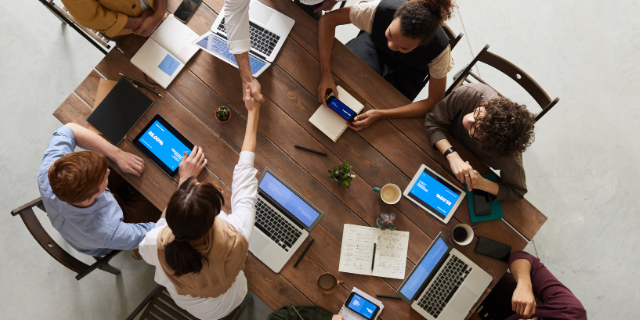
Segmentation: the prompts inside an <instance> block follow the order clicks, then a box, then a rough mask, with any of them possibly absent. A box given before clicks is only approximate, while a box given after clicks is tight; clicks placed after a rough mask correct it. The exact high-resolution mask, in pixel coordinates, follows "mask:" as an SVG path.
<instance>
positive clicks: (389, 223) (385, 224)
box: [376, 212, 396, 231]
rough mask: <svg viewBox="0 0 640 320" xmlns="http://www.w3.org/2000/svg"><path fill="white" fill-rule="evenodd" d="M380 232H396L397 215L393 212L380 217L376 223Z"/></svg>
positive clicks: (382, 214) (383, 213)
mask: <svg viewBox="0 0 640 320" xmlns="http://www.w3.org/2000/svg"><path fill="white" fill-rule="evenodd" d="M376 222H377V224H378V228H380V230H383V231H384V230H386V229H389V230H391V231H393V230H396V214H395V213H393V212H382V213H380V215H379V216H378V220H377V221H376Z"/></svg>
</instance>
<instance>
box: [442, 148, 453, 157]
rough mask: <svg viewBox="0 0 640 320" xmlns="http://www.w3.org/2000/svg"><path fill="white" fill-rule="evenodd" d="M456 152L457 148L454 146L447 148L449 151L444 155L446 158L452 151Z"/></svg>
mask: <svg viewBox="0 0 640 320" xmlns="http://www.w3.org/2000/svg"><path fill="white" fill-rule="evenodd" d="M454 152H456V149H454V148H453V147H451V148H449V149H447V151H445V152H444V154H443V155H444V157H445V158H446V157H447V156H448V155H449V154H450V153H454Z"/></svg>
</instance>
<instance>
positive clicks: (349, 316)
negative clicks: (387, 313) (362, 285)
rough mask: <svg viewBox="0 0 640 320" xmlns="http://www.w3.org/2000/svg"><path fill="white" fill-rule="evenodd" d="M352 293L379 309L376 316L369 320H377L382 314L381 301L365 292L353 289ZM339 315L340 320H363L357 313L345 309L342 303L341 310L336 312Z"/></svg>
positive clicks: (382, 306)
mask: <svg viewBox="0 0 640 320" xmlns="http://www.w3.org/2000/svg"><path fill="white" fill-rule="evenodd" d="M351 291H352V292H355V293H357V294H359V295H360V296H361V297H363V298H365V299H367V300H369V301H371V303H373V304H375V305H376V306H378V307H380V311H378V314H377V315H376V317H375V318H373V319H371V320H376V319H378V316H380V314H381V313H382V310H384V305H383V304H382V301H380V300H378V299H376V298H374V297H372V296H370V295H368V294H367V293H366V292H364V291H362V290H360V289H358V288H356V287H353V290H351ZM338 314H339V315H341V316H342V318H344V320H362V319H364V318H363V317H362V316H361V315H359V314H358V313H357V312H355V311H353V310H351V309H349V308H347V307H346V306H345V305H344V303H343V304H342V308H341V309H340V312H338Z"/></svg>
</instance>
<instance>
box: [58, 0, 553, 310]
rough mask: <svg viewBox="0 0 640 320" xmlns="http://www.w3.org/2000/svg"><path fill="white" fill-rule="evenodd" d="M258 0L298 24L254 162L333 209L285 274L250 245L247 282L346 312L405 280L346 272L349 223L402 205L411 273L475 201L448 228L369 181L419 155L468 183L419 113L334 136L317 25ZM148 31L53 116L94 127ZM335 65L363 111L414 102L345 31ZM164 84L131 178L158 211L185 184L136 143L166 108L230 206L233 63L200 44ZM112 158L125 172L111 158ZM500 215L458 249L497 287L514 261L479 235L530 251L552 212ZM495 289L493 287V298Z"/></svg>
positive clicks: (272, 295) (510, 208) (235, 92)
mask: <svg viewBox="0 0 640 320" xmlns="http://www.w3.org/2000/svg"><path fill="white" fill-rule="evenodd" d="M261 1H262V2H263V3H265V4H267V5H269V6H271V7H274V8H276V9H277V10H278V11H280V12H282V13H284V14H286V15H288V16H290V17H292V18H293V19H294V20H295V21H296V24H295V26H294V27H293V30H292V32H291V34H290V35H289V37H288V38H287V40H286V41H285V43H284V46H283V47H282V50H281V51H280V53H279V54H278V57H277V58H276V60H275V61H274V63H273V64H272V66H271V67H270V68H269V69H267V70H266V71H265V72H264V73H263V74H262V75H261V76H260V77H259V78H258V80H259V82H260V84H261V85H262V92H263V94H264V95H265V99H266V101H265V102H264V103H263V104H262V107H261V111H260V113H261V114H260V123H259V126H258V129H259V132H258V137H257V140H258V141H257V150H256V159H255V167H256V168H257V169H258V171H260V172H262V170H263V169H264V168H265V167H269V168H270V169H271V170H273V171H274V172H275V173H276V174H277V175H278V176H280V177H281V178H282V179H283V180H284V181H286V182H287V183H288V184H289V185H290V186H291V187H293V188H295V189H296V190H297V191H298V192H299V193H300V194H302V195H303V196H304V197H306V198H307V199H308V200H309V201H310V202H312V203H313V204H314V205H316V206H317V207H318V208H319V209H320V210H322V211H323V212H324V213H325V217H324V218H323V219H322V221H321V222H320V223H319V225H318V226H317V227H316V228H315V229H314V230H313V232H311V235H310V237H309V239H307V240H306V241H305V243H303V244H302V246H301V249H300V250H298V251H297V252H296V253H295V254H294V255H293V257H292V258H291V259H290V261H289V262H288V263H287V264H286V265H285V267H284V268H283V269H282V271H281V272H280V273H278V274H276V273H274V272H272V271H271V270H270V269H269V268H268V267H266V266H265V265H264V264H262V263H261V262H260V261H259V260H257V259H256V258H255V257H254V256H253V254H251V253H249V254H248V258H247V263H246V267H245V275H246V277H247V279H248V281H249V289H250V290H251V291H252V292H253V293H254V294H256V295H257V296H258V297H259V298H260V299H261V300H262V301H264V302H265V303H266V304H267V305H268V306H269V307H270V308H272V309H274V310H275V309H278V308H281V307H283V306H285V305H289V304H292V303H293V304H300V305H314V304H315V305H319V306H322V307H324V308H326V309H328V310H330V311H332V312H338V310H339V309H340V307H341V305H342V304H343V303H344V301H345V300H346V298H347V296H348V294H349V292H350V291H351V289H352V288H353V287H357V288H359V289H361V290H364V291H365V292H367V293H369V294H371V295H375V294H385V295H394V294H395V291H396V289H397V288H398V287H399V285H400V284H401V283H402V280H397V279H386V278H379V277H372V276H361V275H354V274H349V273H340V272H338V264H339V260H340V246H341V239H342V232H343V226H344V224H347V223H348V224H356V225H366V226H376V217H377V215H378V214H379V213H380V212H383V211H393V212H395V213H396V214H397V216H398V218H397V229H398V230H403V231H409V232H410V237H409V249H408V256H407V268H406V274H408V273H409V272H410V271H411V270H412V268H413V266H414V265H415V263H416V262H417V261H418V260H419V259H420V257H421V256H422V255H423V254H424V253H425V251H426V249H427V248H428V247H429V245H430V244H431V243H432V241H433V239H434V237H436V236H437V235H438V233H440V232H443V234H444V235H445V236H446V237H447V238H448V239H449V240H451V231H452V228H453V227H454V226H455V225H456V224H458V223H470V217H469V209H468V204H467V200H466V198H465V200H464V201H463V202H462V203H461V205H460V206H459V207H458V209H457V211H456V212H455V214H454V217H453V219H452V220H451V221H450V222H449V223H448V224H446V225H444V224H442V223H441V222H440V221H438V220H436V219H435V218H433V217H432V216H431V215H430V214H429V213H427V212H426V211H424V210H422V209H421V208H420V207H418V206H417V205H415V204H414V203H413V202H411V201H409V200H407V199H405V198H403V199H402V200H400V202H399V203H397V204H396V205H386V204H384V203H382V201H381V200H380V198H379V194H378V193H375V192H373V191H372V188H373V187H376V186H378V187H379V186H382V185H384V184H386V183H395V184H397V185H399V186H400V188H401V189H403V190H404V188H405V187H406V186H407V185H408V184H409V182H410V180H411V178H412V177H413V175H414V174H415V173H416V171H417V170H418V168H419V167H420V165H421V164H426V165H427V166H429V167H430V168H432V169H434V170H435V171H436V172H438V173H439V174H440V175H442V176H445V177H447V178H448V179H449V180H450V181H452V182H454V183H455V184H456V185H457V186H458V187H461V188H464V186H463V185H461V184H460V183H458V182H457V181H456V179H455V178H454V177H453V175H452V174H451V172H450V168H449V166H448V162H447V161H446V159H445V158H443V157H442V155H441V154H440V153H439V152H437V151H436V150H433V149H432V147H431V145H430V143H429V140H428V137H427V135H426V134H425V132H424V130H423V127H422V121H423V119H420V118H415V119H394V120H381V121H378V122H376V123H375V124H374V125H372V126H371V127H369V128H367V129H365V130H363V131H360V132H355V131H353V130H347V131H346V132H345V133H344V135H343V136H342V137H341V138H340V139H339V140H338V141H337V142H336V143H334V142H333V141H331V140H330V139H329V138H328V137H326V136H325V135H324V134H323V133H322V132H320V131H319V130H318V129H316V128H315V127H314V126H313V125H312V124H311V123H310V122H309V118H310V117H311V115H312V114H313V113H314V112H315V111H316V109H317V108H318V106H319V105H320V102H319V101H318V99H317V98H316V96H315V94H316V92H317V87H318V83H319V81H320V74H319V62H318V48H317V29H318V24H317V22H316V21H314V20H313V19H311V18H310V17H309V16H307V15H306V14H305V13H304V12H303V11H302V10H301V9H300V8H298V7H297V6H296V5H295V4H294V3H293V2H292V1H289V0H261ZM178 5H179V1H178V0H168V3H167V10H168V11H169V12H173V11H175V9H176V8H177V6H178ZM222 6H223V0H204V2H203V3H202V5H200V6H199V7H198V9H197V11H196V13H195V14H194V16H193V17H192V18H191V19H190V20H189V21H188V23H187V25H188V26H189V27H190V28H191V29H192V30H194V31H195V32H196V33H197V34H203V33H205V32H207V31H208V30H209V28H210V26H211V25H212V24H213V22H214V20H215V19H216V16H217V14H216V13H217V12H220V11H221V9H222ZM145 40H146V39H143V38H141V37H138V36H134V35H132V36H129V37H127V38H125V39H123V40H122V41H120V42H119V43H118V44H117V47H116V48H115V49H113V50H111V52H110V53H109V54H107V55H106V56H105V58H104V59H103V60H102V61H101V62H100V63H99V64H98V65H97V66H96V68H95V70H94V71H92V72H91V73H90V74H89V75H88V76H87V78H86V79H85V80H84V81H83V82H82V83H81V84H80V86H78V88H77V89H76V90H75V91H74V92H72V93H71V94H70V95H69V97H68V98H67V99H66V100H65V101H64V102H63V103H62V105H61V106H60V107H59V108H58V109H57V110H56V111H55V113H54V116H56V117H57V118H58V119H59V120H60V121H61V122H62V123H69V122H75V123H78V124H81V125H84V126H88V124H87V122H86V119H87V117H88V116H89V115H90V114H91V112H92V106H93V104H94V100H95V94H96V91H97V87H98V82H99V80H100V79H101V78H106V79H109V80H118V79H119V78H120V76H119V73H120V72H122V73H124V74H127V75H129V76H132V77H134V78H136V79H141V80H144V79H145V75H144V74H143V73H142V72H141V71H140V70H139V69H137V68H136V67H135V66H133V65H132V64H131V62H130V59H131V57H132V56H133V55H134V54H135V53H136V51H137V50H138V49H139V48H140V47H141V46H142V44H143V43H144V41H145ZM332 70H333V72H334V76H335V78H336V80H337V81H339V82H341V83H343V84H344V85H346V86H347V87H349V88H350V90H351V91H352V92H354V93H355V94H356V95H357V96H358V97H359V98H360V99H361V100H363V101H365V102H366V104H365V109H364V110H363V111H366V110H369V109H371V108H375V109H385V108H395V107H398V106H402V105H405V104H408V103H410V101H409V100H408V99H407V98H405V97H404V96H403V95H402V94H400V93H399V92H398V91H397V90H396V89H395V88H393V87H392V86H391V85H389V84H388V83H387V82H386V81H385V80H384V79H383V78H382V77H380V76H379V75H378V74H376V73H375V72H374V71H373V70H372V69H371V68H369V67H368V66H367V65H366V64H365V63H364V62H363V61H362V60H360V59H359V58H358V57H357V56H355V54H353V53H352V52H351V51H350V50H349V49H348V48H346V47H345V46H344V45H343V44H341V43H340V42H339V41H337V40H335V43H334V50H333V53H332ZM156 91H158V92H160V93H161V94H162V95H163V97H162V98H160V97H157V96H155V95H152V94H150V93H149V92H147V91H145V90H142V91H141V92H143V93H145V94H146V95H147V96H148V97H149V98H150V99H152V100H153V104H152V105H151V107H150V108H149V110H148V111H147V112H146V114H145V116H144V117H143V118H142V119H141V120H140V121H139V122H138V123H137V124H136V125H135V126H134V128H133V129H132V130H131V131H130V132H129V133H128V135H127V136H126V139H125V140H123V141H122V142H120V144H119V145H118V147H120V148H121V149H123V150H125V151H128V152H131V153H133V154H136V155H138V156H140V157H142V158H143V159H144V160H145V162H146V164H147V165H146V166H145V172H144V174H143V176H142V177H135V176H132V175H123V176H124V177H125V178H126V179H127V181H129V182H130V183H131V185H132V186H134V187H135V188H137V189H138V190H139V191H140V192H142V193H143V194H144V195H145V196H146V197H147V198H148V199H149V200H150V201H151V202H152V203H154V204H155V205H156V206H157V207H158V208H159V209H164V207H165V206H166V204H167V203H168V201H169V198H170V196H171V194H172V193H173V192H174V191H175V189H176V187H177V180H176V179H171V178H169V177H168V176H167V175H166V174H165V173H164V172H163V171H161V170H160V169H159V168H158V167H157V166H155V165H153V164H152V160H151V159H149V158H147V157H146V156H145V155H144V154H143V153H142V152H140V151H139V150H138V149H137V148H136V147H134V145H133V144H132V140H133V139H134V138H135V137H136V135H137V134H138V133H139V132H140V130H142V128H143V127H144V126H145V125H146V124H147V123H148V122H149V121H150V120H151V118H153V117H154V116H155V115H156V114H160V115H162V117H164V118H165V119H166V120H167V121H168V122H169V123H170V124H171V125H172V126H174V127H175V128H176V129H177V130H178V131H179V132H181V133H182V134H183V135H184V136H185V137H186V138H187V139H188V140H189V141H191V142H192V143H193V144H195V145H199V146H202V147H203V149H204V152H205V155H206V158H207V159H208V164H207V167H206V169H205V170H203V172H202V173H201V175H200V177H199V179H200V180H201V181H203V180H204V181H209V182H211V183H213V184H214V185H216V186H218V187H219V188H221V189H222V190H223V193H224V195H225V200H226V203H227V205H226V206H225V207H224V208H223V210H225V211H226V212H230V208H229V205H228V203H230V201H229V200H230V196H231V189H230V188H231V182H232V175H233V168H234V166H235V165H236V163H237V161H238V154H239V152H240V149H241V145H242V140H243V138H244V129H245V125H246V115H247V110H246V109H245V107H244V103H243V101H242V88H241V81H240V76H239V73H238V71H237V69H235V68H233V67H232V66H230V65H228V64H227V63H225V62H223V61H221V60H219V59H217V58H215V57H213V56H212V55H210V54H209V53H207V52H204V51H202V50H201V51H200V52H198V53H197V54H196V55H195V56H194V57H193V58H192V59H191V60H190V61H189V63H188V64H187V66H186V67H185V68H184V69H183V70H182V71H181V72H180V74H179V75H178V76H177V78H176V79H175V80H174V81H173V83H172V84H171V85H170V86H169V87H168V89H167V90H166V91H165V90H163V89H162V88H161V87H157V89H156ZM222 105H224V106H227V107H229V108H230V109H231V112H232V113H233V114H232V116H231V119H230V121H228V122H226V123H220V122H218V121H217V120H216V119H215V117H214V113H215V110H216V109H217V108H218V107H219V106H222ZM450 140H452V139H450ZM452 142H453V145H454V146H456V149H457V150H459V152H460V154H461V156H462V157H463V158H464V159H467V160H469V162H470V163H471V164H472V165H473V167H474V168H476V169H477V170H478V171H480V173H482V174H486V173H489V172H491V171H490V169H489V168H488V167H487V166H486V165H484V164H483V163H482V162H480V161H479V160H478V159H477V158H476V157H475V156H474V155H473V154H471V153H470V152H469V151H467V150H465V149H464V148H463V147H462V146H461V145H459V144H457V143H456V142H455V141H452ZM296 144H298V145H302V146H305V147H308V148H311V149H314V150H318V151H322V152H325V153H327V154H328V156H327V157H323V156H320V155H316V154H313V153H309V152H306V151H303V150H299V149H296V148H294V145H296ZM342 159H346V160H348V161H349V162H350V163H352V165H353V170H354V172H355V174H356V175H357V178H355V179H354V180H353V181H352V183H351V185H350V187H349V188H344V187H342V186H341V185H340V184H338V183H337V182H336V181H334V180H331V179H329V178H327V170H328V169H330V168H332V167H333V166H335V165H338V164H340V163H341V160H342ZM111 165H112V167H113V168H114V169H116V170H118V171H119V169H118V168H117V166H115V164H114V163H111ZM120 173H121V174H122V172H120ZM503 212H504V219H503V220H495V221H490V222H481V223H479V224H478V227H477V228H476V229H475V234H476V237H475V239H474V241H473V242H472V243H471V244H470V245H467V246H464V247H460V246H456V248H457V249H458V250H460V251H461V252H462V253H464V254H465V255H466V256H467V257H469V258H470V259H471V260H473V261H474V262H476V263H477V264H478V265H479V266H481V267H482V268H483V269H484V270H486V271H487V272H489V274H491V275H492V276H493V282H492V283H491V285H490V287H493V286H494V285H495V283H497V281H498V280H499V279H500V277H502V275H503V274H504V273H505V272H506V270H507V264H506V263H504V262H501V261H498V260H495V259H492V258H488V257H485V256H482V255H479V254H476V253H475V252H474V247H475V243H476V241H477V236H485V237H488V238H491V239H494V240H496V241H500V242H503V243H507V244H509V245H511V247H512V250H513V251H517V250H522V249H523V248H524V247H525V246H526V244H527V239H532V238H533V236H534V235H535V234H536V233H537V231H538V230H539V229H540V227H542V225H543V224H544V222H545V221H546V217H545V216H544V215H543V214H542V213H541V212H540V211H538V210H537V209H536V208H535V207H534V206H533V205H531V203H529V202H528V201H527V200H521V201H517V202H510V203H506V202H503ZM516 230H517V231H516ZM311 238H314V239H315V244H314V245H313V246H312V247H311V248H310V249H309V251H308V252H307V256H306V257H305V258H303V259H302V262H301V263H300V265H298V267H297V268H295V269H294V268H293V264H294V263H295V261H296V260H297V259H298V257H299V256H300V254H301V252H302V249H304V248H305V247H306V245H307V243H308V242H309V241H310V240H311ZM324 272H331V273H333V274H335V275H336V276H337V277H338V279H339V280H343V281H345V283H344V284H343V285H342V287H341V288H339V290H336V291H334V292H333V293H332V294H328V295H325V294H322V293H321V292H320V291H319V290H318V289H317V288H316V280H317V278H318V276H319V275H320V274H322V273H324ZM489 291H490V289H487V291H486V292H485V295H486V294H488V292H489ZM384 304H385V309H384V311H383V312H382V313H381V314H380V318H381V319H385V320H386V319H409V318H411V319H423V318H422V317H421V316H420V315H419V314H418V313H416V312H415V311H412V310H411V308H410V306H409V305H407V304H406V303H404V302H402V301H400V300H388V299H385V300H384Z"/></svg>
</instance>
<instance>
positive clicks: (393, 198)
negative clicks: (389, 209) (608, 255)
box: [373, 183, 402, 204]
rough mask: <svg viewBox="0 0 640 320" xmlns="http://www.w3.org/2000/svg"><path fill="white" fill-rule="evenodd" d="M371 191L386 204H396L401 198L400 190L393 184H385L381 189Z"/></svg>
mask: <svg viewBox="0 0 640 320" xmlns="http://www.w3.org/2000/svg"><path fill="white" fill-rule="evenodd" d="M373 191H375V192H377V193H379V194H380V199H382V201H384V203H386V204H396V203H398V201H400V198H402V190H400V187H398V186H397V185H395V184H393V183H387V184H385V185H384V186H382V188H378V187H375V188H373Z"/></svg>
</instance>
